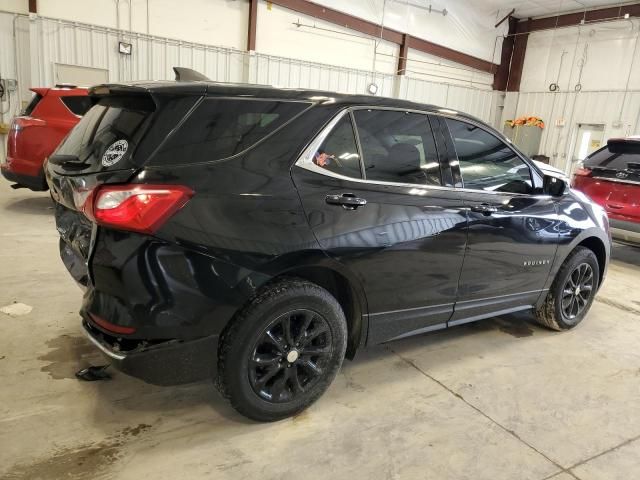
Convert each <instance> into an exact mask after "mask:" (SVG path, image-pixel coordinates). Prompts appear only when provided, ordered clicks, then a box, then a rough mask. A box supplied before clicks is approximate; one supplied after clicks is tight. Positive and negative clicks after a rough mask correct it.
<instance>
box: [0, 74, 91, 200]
mask: <svg viewBox="0 0 640 480" xmlns="http://www.w3.org/2000/svg"><path fill="white" fill-rule="evenodd" d="M31 91H32V92H34V93H35V95H34V96H33V98H32V100H31V102H30V103H29V105H28V106H27V108H26V109H25V110H24V112H22V114H21V115H20V116H18V117H15V118H14V119H13V122H11V129H10V130H9V138H8V141H7V144H8V145H7V162H6V163H4V164H2V165H0V168H1V170H2V175H3V176H4V177H5V178H6V179H7V180H9V181H10V182H14V184H15V185H12V187H13V188H20V187H27V188H30V189H31V190H47V188H48V187H47V183H46V181H45V179H44V173H43V168H42V165H43V163H44V160H45V158H47V157H48V156H49V155H50V154H51V152H53V151H54V150H55V148H56V147H57V146H58V144H59V143H60V141H61V140H62V139H63V138H64V137H66V136H67V133H69V131H70V130H71V129H72V128H73V127H74V126H75V125H76V123H78V122H79V121H80V118H82V116H83V115H84V113H85V112H86V111H87V110H89V108H91V105H92V104H91V99H90V98H89V97H88V96H87V89H86V88H78V87H74V86H68V85H56V87H55V88H32V89H31Z"/></svg>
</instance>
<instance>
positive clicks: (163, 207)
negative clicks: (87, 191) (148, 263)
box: [76, 185, 193, 234]
mask: <svg viewBox="0 0 640 480" xmlns="http://www.w3.org/2000/svg"><path fill="white" fill-rule="evenodd" d="M192 196H193V191H192V190H191V189H190V188H187V187H185V186H182V185H114V186H110V185H102V186H100V187H98V188H97V190H96V191H95V193H94V194H92V195H89V196H88V197H87V198H86V199H85V200H84V202H83V205H82V208H81V209H82V211H83V212H84V214H85V215H86V216H87V217H89V218H90V219H91V220H94V221H95V222H96V223H97V224H98V225H104V226H107V227H112V228H117V229H120V230H130V231H135V232H141V233H149V234H150V233H154V232H155V231H156V230H157V229H158V228H160V226H161V225H162V224H163V223H164V222H166V221H167V220H168V219H169V217H171V215H173V214H174V213H175V212H177V211H178V210H179V209H180V208H182V207H183V206H184V205H185V203H187V202H188V201H189V199H190V198H191V197H192ZM77 203H78V202H76V204H77Z"/></svg>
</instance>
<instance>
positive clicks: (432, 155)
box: [354, 109, 442, 185]
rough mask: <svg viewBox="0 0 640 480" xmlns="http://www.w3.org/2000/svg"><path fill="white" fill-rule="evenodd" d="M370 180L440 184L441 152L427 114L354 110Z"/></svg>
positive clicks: (366, 172) (367, 175) (367, 176)
mask: <svg viewBox="0 0 640 480" xmlns="http://www.w3.org/2000/svg"><path fill="white" fill-rule="evenodd" d="M354 116H355V120H356V126H357V129H358V135H359V136H360V144H361V145H362V156H363V161H364V167H365V175H366V179H367V180H381V181H385V182H395V183H415V184H420V185H441V184H442V179H441V175H440V164H439V162H438V153H437V151H436V145H435V141H434V138H433V133H432V132H431V127H430V125H429V119H428V117H427V116H426V115H424V114H419V113H411V112H402V111H392V110H374V109H372V110H356V111H355V112H354Z"/></svg>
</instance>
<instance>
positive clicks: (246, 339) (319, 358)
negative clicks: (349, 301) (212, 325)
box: [218, 279, 347, 421]
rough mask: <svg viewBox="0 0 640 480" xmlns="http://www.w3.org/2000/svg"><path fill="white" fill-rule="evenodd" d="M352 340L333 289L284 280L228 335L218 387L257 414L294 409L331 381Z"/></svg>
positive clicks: (274, 416) (268, 417) (263, 417)
mask: <svg viewBox="0 0 640 480" xmlns="http://www.w3.org/2000/svg"><path fill="white" fill-rule="evenodd" d="M346 344H347V327H346V320H345V317H344V313H343V311H342V309H341V308H340V305H339V304H338V302H337V301H336V299H335V298H334V297H333V296H332V295H331V294H330V293H329V292H327V291H326V290H324V289H323V288H321V287H319V286H318V285H315V284H313V283H310V282H307V281H304V280H298V279H286V280H281V281H278V282H277V283H274V284H272V285H270V286H268V287H267V288H266V289H265V290H263V291H262V292H261V293H260V294H259V295H257V296H256V297H255V298H254V299H253V300H252V301H251V302H250V303H249V305H248V306H247V307H245V309H244V310H243V311H242V312H241V313H240V314H239V315H238V316H237V317H236V318H235V319H234V321H233V324H231V325H230V327H229V329H228V330H227V332H226V333H225V335H224V336H223V338H222V344H221V349H220V356H219V357H220V358H219V377H218V386H219V388H220V390H221V391H222V393H223V394H224V395H225V396H226V397H228V398H229V399H230V401H231V404H232V405H233V407H234V408H235V409H236V410H237V411H238V412H240V413H241V414H243V415H245V416H247V417H249V418H252V419H254V420H259V421H273V420H279V419H282V418H285V417H288V416H291V415H295V414H296V413H299V412H301V411H302V410H304V409H305V408H307V407H308V406H309V405H311V404H312V403H313V402H314V401H315V400H317V399H318V398H319V397H320V396H321V395H322V394H323V393H324V391H325V390H326V389H327V387H328V386H329V385H330V384H331V382H332V381H333V379H334V378H335V376H336V374H337V372H338V370H339V368H340V365H341V364H342V360H343V358H344V354H345V350H346Z"/></svg>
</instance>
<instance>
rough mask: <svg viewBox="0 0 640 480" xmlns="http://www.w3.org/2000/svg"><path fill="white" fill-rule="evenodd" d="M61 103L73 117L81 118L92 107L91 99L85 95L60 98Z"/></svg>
mask: <svg viewBox="0 0 640 480" xmlns="http://www.w3.org/2000/svg"><path fill="white" fill-rule="evenodd" d="M60 100H62V103H64V104H65V105H66V107H67V108H68V109H69V110H71V112H72V113H74V114H75V115H79V116H83V115H84V114H85V113H87V111H88V110H89V109H90V108H91V107H92V106H93V102H92V101H91V98H90V97H88V96H87V95H73V96H71V95H70V96H68V97H60Z"/></svg>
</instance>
